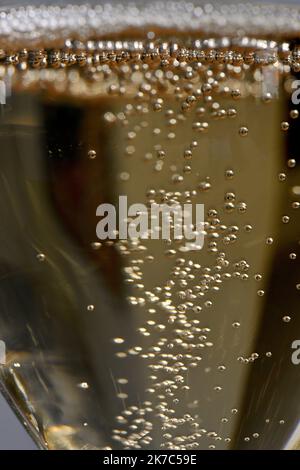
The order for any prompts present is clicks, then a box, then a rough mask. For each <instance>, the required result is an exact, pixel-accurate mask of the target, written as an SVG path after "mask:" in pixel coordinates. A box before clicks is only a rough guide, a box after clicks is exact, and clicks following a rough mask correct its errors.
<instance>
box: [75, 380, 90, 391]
mask: <svg viewBox="0 0 300 470" xmlns="http://www.w3.org/2000/svg"><path fill="white" fill-rule="evenodd" d="M77 386H78V387H79V388H83V389H85V390H86V389H88V388H89V384H88V383H87V382H80V383H79V384H77Z"/></svg>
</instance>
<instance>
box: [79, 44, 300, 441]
mask: <svg viewBox="0 0 300 470" xmlns="http://www.w3.org/2000/svg"><path fill="white" fill-rule="evenodd" d="M151 48H152V50H151ZM154 49H155V48H154V46H149V49H148V56H147V55H146V52H145V57H144V58H143V60H141V56H139V57H138V58H137V60H135V61H132V63H130V64H129V63H126V64H124V63H122V61H121V63H120V64H119V66H118V67H116V65H115V64H114V65H113V66H111V67H110V66H109V65H108V62H107V63H106V64H105V66H101V67H102V68H101V72H100V73H102V74H103V76H104V77H105V78H106V81H105V83H107V93H108V94H110V95H113V96H122V97H123V98H125V99H126V98H127V97H128V103H127V104H126V105H125V106H124V109H123V110H122V111H118V112H114V111H107V112H106V113H105V114H104V121H105V122H106V123H107V124H108V125H117V126H121V127H122V128H123V129H124V135H125V142H124V158H128V157H130V158H140V157H141V156H140V154H139V151H138V150H137V146H136V144H135V142H136V140H137V139H138V135H139V132H140V131H141V130H142V129H145V128H147V127H149V126H150V124H149V120H148V116H149V114H151V113H160V114H162V115H163V119H164V122H165V127H164V129H167V131H166V139H165V140H166V142H168V141H172V140H173V139H175V138H176V137H177V136H179V138H180V132H181V131H180V125H181V123H182V122H186V121H188V120H189V121H188V122H191V128H192V131H193V133H194V137H193V139H192V140H191V141H190V143H189V144H187V145H186V146H185V148H184V149H183V151H182V155H181V156H182V167H181V169H180V170H179V168H178V167H177V166H176V167H174V168H173V167H172V166H171V167H170V172H168V171H167V172H166V174H167V175H168V174H170V177H168V176H167V178H168V183H170V182H171V184H173V185H174V189H173V190H165V189H163V188H162V187H161V186H160V187H159V189H157V188H156V187H155V174H156V173H159V172H162V171H163V170H164V168H165V166H166V165H167V164H168V160H169V159H170V152H174V149H172V150H169V146H168V144H166V145H163V144H156V145H154V146H153V148H152V149H149V150H147V152H146V153H145V154H144V156H142V158H144V160H145V162H150V164H151V165H152V170H153V172H152V179H151V180H150V179H149V186H148V187H147V189H146V192H145V202H146V205H148V206H150V205H151V204H152V203H168V204H183V203H186V202H193V201H195V200H196V199H197V197H199V195H200V197H201V194H202V193H206V192H208V191H213V190H214V189H213V185H212V182H211V179H210V177H209V176H207V177H206V178H203V179H201V180H200V181H198V182H197V183H196V185H195V187H194V188H190V189H186V188H184V189H182V188H181V187H182V185H183V183H184V182H185V178H186V177H187V176H188V175H190V174H193V160H194V159H195V158H198V156H197V150H198V147H199V144H200V142H201V135H202V134H204V133H207V132H209V129H210V123H211V121H212V120H223V119H230V120H231V119H234V120H236V132H237V135H238V136H240V137H241V138H243V139H244V138H249V136H250V135H251V129H249V128H248V126H247V125H245V123H243V122H242V123H241V122H240V121H239V113H238V108H237V107H236V106H235V102H236V101H238V100H241V99H243V98H245V97H246V96H249V95H251V94H252V95H253V96H255V97H257V96H258V93H259V91H258V89H259V88H258V83H256V82H255V78H254V79H253V77H255V76H257V75H258V68H257V67H261V66H265V65H269V64H270V63H271V64H272V63H273V62H272V61H271V62H270V60H269V61H267V60H266V62H265V63H264V61H263V56H260V59H261V60H260V63H259V65H258V64H256V65H255V64H254V63H253V62H251V61H250V62H249V63H245V61H244V60H243V58H242V57H240V61H237V62H236V63H235V64H232V62H231V63H230V62H226V60H223V61H220V60H217V59H216V57H217V55H216V54H215V55H214V56H211V59H210V60H208V58H207V57H208V56H207V54H208V53H206V56H205V58H204V57H202V60H199V56H197V53H196V52H197V51H195V54H194V56H193V58H192V59H191V58H190V56H188V55H187V53H186V54H183V53H181V56H180V54H179V53H178V54H177V56H176V57H175V58H174V59H173V60H172V61H170V60H167V59H162V57H161V56H160V57H157V55H155V50H154ZM162 50H163V49H162V48H161V49H159V51H160V52H159V54H162ZM119 53H120V51H119ZM146 59H147V60H146ZM168 59H169V58H168ZM236 60H237V59H236ZM275 62H276V67H277V68H280V69H281V72H282V75H283V77H285V78H286V79H288V77H289V73H290V69H289V70H288V68H287V65H286V64H285V63H284V62H278V61H275ZM249 64H250V65H249ZM269 66H270V65H269ZM94 78H95V77H94ZM258 82H259V81H258ZM237 83H238V86H237ZM249 83H251V84H252V87H250V86H249ZM259 86H261V83H260V82H259ZM172 95H173V97H174V100H173V101H172V100H170V99H169V97H170V96H172ZM223 98H227V101H226V100H225V101H224V100H223ZM260 99H261V102H262V105H267V104H268V103H270V102H272V100H273V96H272V93H270V92H268V91H264V93H262V94H261V95H260ZM174 102H175V105H174V104H172V105H171V104H170V103H174ZM224 102H225V103H226V102H229V105H228V106H224V104H223V103H224ZM221 103H222V104H221ZM136 117H140V121H139V124H135V125H134V126H133V127H131V121H132V119H135V118H136ZM290 118H291V119H296V118H298V111H297V110H293V111H291V113H290ZM161 127H162V126H160V125H159V126H157V127H154V129H153V130H152V132H153V135H156V136H160V135H161V134H162V132H165V130H164V131H163V130H162V128H161ZM278 127H279V129H280V130H281V131H282V132H287V131H288V129H289V122H288V121H283V122H281V123H280V122H279V123H278ZM170 148H171V147H170ZM88 157H89V158H96V154H95V152H94V151H93V150H90V151H89V152H88ZM295 166H296V161H295V160H294V159H293V158H289V159H288V160H287V168H288V170H290V169H292V168H295ZM119 177H120V180H121V181H122V182H123V183H124V184H126V183H127V182H128V181H130V178H131V174H130V172H128V171H124V172H121V173H120V175H119ZM149 177H150V173H149ZM234 177H235V169H234V168H227V169H225V172H224V180H225V181H226V180H228V181H230V180H232V179H234ZM286 179H287V173H286V172H281V173H280V174H279V175H278V181H279V182H280V183H281V182H285V181H286ZM299 206H300V203H299V202H298V201H294V202H293V204H292V207H293V208H294V209H297V208H299ZM247 209H248V207H247V201H244V200H240V199H239V196H238V194H237V193H236V192H235V191H233V190H230V191H226V192H225V193H224V197H223V201H222V206H221V209H218V210H217V209H214V208H210V209H208V210H207V211H206V218H205V222H204V235H205V247H204V249H205V250H206V251H207V252H208V253H210V254H211V256H212V258H211V263H210V264H204V265H201V264H200V263H199V262H197V261H195V260H194V259H193V257H192V256H190V254H189V253H185V252H184V251H185V250H184V249H183V245H184V240H182V239H181V240H176V241H174V240H171V239H170V240H168V241H167V242H166V244H167V247H166V249H165V251H164V255H165V257H166V258H168V259H169V258H170V259H171V260H172V261H173V267H172V268H171V270H170V274H169V277H168V278H167V279H166V280H165V282H164V283H163V284H160V285H157V286H155V287H153V288H152V289H151V288H150V287H149V286H148V285H147V282H146V281H145V280H144V269H145V266H146V265H147V263H153V262H155V257H154V256H153V255H151V253H149V248H148V245H147V243H146V242H145V241H144V240H139V239H134V240H133V239H129V240H118V241H117V242H115V246H116V248H117V249H118V251H119V253H120V254H121V255H122V257H123V258H124V259H125V267H124V282H125V284H126V285H128V286H129V287H130V289H131V293H130V295H129V296H128V302H129V304H131V305H132V306H133V307H137V308H138V307H142V308H143V309H145V311H147V319H146V321H145V322H144V323H143V324H141V325H140V326H139V327H138V328H137V333H138V335H139V336H140V338H141V341H140V344H141V345H135V346H131V347H129V348H126V338H121V337H117V338H114V339H113V341H114V343H115V345H116V347H118V350H117V351H116V356H117V357H118V358H119V359H126V358H127V357H130V356H136V357H139V358H140V359H141V360H142V361H144V362H146V364H147V371H148V372H147V382H148V385H147V387H146V390H145V393H146V394H147V395H148V398H147V400H145V401H144V402H143V403H140V404H138V405H129V406H125V407H124V410H123V411H122V412H121V413H120V415H119V416H117V417H116V423H117V426H116V428H115V429H114V430H113V440H115V441H117V442H118V445H121V446H123V447H124V448H126V449H129V448H134V449H140V448H143V447H145V446H146V447H147V446H151V444H152V443H153V439H154V438H153V435H157V431H155V429H156V428H157V427H158V428H159V429H160V447H161V448H164V449H181V450H183V449H184V450H185V449H196V448H199V447H200V446H201V439H202V438H205V439H208V440H209V441H211V442H208V441H207V440H206V441H205V442H208V444H207V446H208V448H209V449H214V448H216V445H217V443H218V442H220V441H222V442H224V443H226V444H230V442H231V438H230V437H228V436H226V435H225V436H224V434H223V433H221V432H219V433H218V432H216V431H210V430H209V429H206V428H204V427H203V424H201V423H202V420H201V416H199V407H200V403H199V402H198V400H194V401H192V402H189V390H190V385H189V380H188V376H189V373H190V371H192V370H193V369H198V368H201V367H203V365H202V360H203V357H204V355H205V351H206V350H208V349H209V348H213V347H214V342H213V340H212V339H211V334H212V332H211V328H209V327H208V326H207V325H203V321H202V313H203V311H206V310H208V309H210V310H211V311H213V309H214V293H216V292H218V291H220V290H221V289H223V288H224V286H225V285H226V283H227V282H228V281H229V280H230V279H240V280H242V281H247V280H249V279H253V278H254V280H255V281H256V282H260V281H261V280H262V279H263V274H262V273H255V274H254V275H253V274H251V265H250V262H249V260H247V259H244V258H243V259H237V260H233V259H230V257H228V254H227V251H226V247H227V246H228V245H230V244H233V243H237V242H238V241H239V237H240V235H241V233H242V232H246V233H249V232H251V231H252V226H251V225H250V224H245V223H244V219H243V217H242V215H243V214H245V213H247ZM233 212H235V213H236V215H237V217H241V218H240V220H241V222H238V223H236V224H235V225H230V224H229V225H228V224H226V223H225V221H224V218H225V219H226V214H228V213H233ZM290 219H291V216H289V215H286V214H284V215H282V216H281V223H283V224H287V223H289V222H290ZM171 228H174V225H172V220H171ZM149 235H151V229H149ZM103 243H104V244H105V243H109V242H103ZM265 243H266V244H267V245H272V244H273V243H274V237H273V236H266V238H265ZM101 246H102V244H101V243H100V242H93V246H92V248H94V249H98V248H100V247H101ZM289 258H290V259H291V260H294V259H295V258H296V253H290V255H289ZM297 288H298V287H297ZM299 288H300V287H299ZM256 292H257V295H258V296H259V297H263V296H264V295H265V290H263V289H261V288H260V289H257V291H256ZM290 320H291V316H289V315H283V316H282V321H283V322H285V323H289V322H290ZM241 324H242V319H236V320H235V321H233V322H232V329H233V330H237V329H239V328H240V327H241ZM120 347H121V348H122V349H120ZM263 356H264V357H266V358H271V357H272V352H271V351H266V352H264V353H261V354H259V353H257V352H252V353H250V354H247V355H238V356H237V357H236V360H237V361H238V362H239V363H241V364H243V365H247V364H252V363H253V362H255V361H257V360H260V359H261V357H263ZM203 362H205V361H203ZM217 369H218V371H219V372H223V373H226V370H227V366H226V365H225V364H219V365H218V366H217ZM220 382H221V381H220ZM118 383H119V384H120V385H122V386H123V388H124V389H126V385H127V383H128V380H127V379H126V378H120V379H118ZM222 391H223V386H222V382H221V384H218V383H217V384H215V385H214V386H213V389H212V393H216V394H219V393H222ZM118 398H120V399H121V400H122V402H123V403H125V400H126V399H127V398H128V394H127V393H125V392H119V393H118ZM184 408H185V409H186V411H185V412H184V411H182V410H183V409H184ZM193 410H194V411H193ZM236 413H238V409H237V408H233V409H232V410H231V414H232V415H235V414H236ZM228 420H229V418H227V417H222V418H221V420H220V422H221V423H222V424H224V423H227V422H228ZM280 422H282V423H283V422H284V421H283V420H281V421H280ZM259 437H260V435H259V433H257V432H255V433H253V435H252V436H251V437H249V436H246V437H244V441H245V442H248V441H250V440H251V439H252V438H253V439H258V438H259ZM202 440H203V439H202Z"/></svg>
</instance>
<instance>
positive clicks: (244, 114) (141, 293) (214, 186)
mask: <svg viewBox="0 0 300 470" xmlns="http://www.w3.org/2000/svg"><path fill="white" fill-rule="evenodd" d="M130 39H131V38H130V37H129V38H128V40H130ZM275 39H276V38H275ZM155 41H157V43H155ZM172 41H173V39H172ZM172 41H171V40H170V42H172ZM173 42H174V41H173ZM154 43H155V44H158V45H159V44H161V42H160V41H159V38H158V39H156V38H155V40H154ZM190 44H191V43H190V41H189V38H188V37H186V38H184V37H183V38H181V40H180V48H179V49H180V50H179V52H178V50H177V49H176V48H175V52H174V50H173V55H172V54H171V55H170V54H169V53H166V52H163V48H162V49H161V50H160V52H159V51H158V52H157V50H156V49H155V47H156V45H151V44H148V46H147V45H145V44H144V45H143V50H142V51H141V53H138V54H136V55H134V54H129V55H128V51H127V50H125V49H126V48H125V47H123V49H122V47H121V46H119V49H118V51H117V52H112V50H113V51H114V49H113V48H112V50H110V51H105V52H103V51H93V52H88V50H87V48H84V46H85V45H84V44H83V45H81V49H80V50H78V48H77V49H76V47H75V46H74V47H73V49H72V48H71V47H69V49H63V50H56V51H54V52H53V51H52V52H48V51H42V52H40V51H35V52H32V53H30V54H29V53H28V52H27V51H22V52H21V53H20V54H19V56H18V57H17V58H14V59H12V55H10V56H9V57H10V59H9V58H7V62H9V63H8V64H6V65H5V68H4V69H3V70H2V72H3V74H4V72H5V74H6V77H9V82H10V86H11V87H12V94H11V97H10V98H9V99H8V100H7V104H6V105H4V107H3V113H2V122H1V167H0V176H1V197H0V200H1V203H0V211H1V212H0V213H1V220H2V221H3V222H2V229H1V243H0V260H1V262H0V266H1V276H0V279H1V284H0V287H1V304H2V307H1V312H2V313H1V315H0V325H1V339H3V340H4V341H5V342H6V345H7V363H6V365H4V366H2V368H1V377H2V384H3V387H4V390H5V392H6V394H7V396H8V397H9V398H10V399H11V400H12V402H13V404H14V407H15V408H17V410H18V411H19V413H20V415H21V417H22V419H23V420H24V421H25V424H26V426H27V427H28V428H29V430H30V432H31V433H32V434H33V435H34V437H35V439H36V440H37V441H38V442H39V443H40V445H41V446H42V447H48V448H50V449H63V448H66V449H79V448H87V449H90V448H101V449H103V448H107V449H109V448H111V449H118V448H125V449H128V448H134V449H140V448H142V449H143V448H149V449H181V450H187V449H207V448H209V449H214V448H216V449H228V448H233V449H244V448H245V449H255V448H258V449H270V448H273V449H279V448H291V447H298V445H299V444H298V428H297V425H298V420H299V400H298V393H300V383H299V373H298V368H297V366H296V365H294V364H293V363H292V361H291V355H292V352H293V350H292V349H291V345H292V342H293V341H294V340H296V339H298V338H299V337H300V332H299V326H300V325H299V319H298V315H297V307H298V306H299V295H300V270H299V261H298V257H299V206H300V203H299V202H300V191H299V184H300V183H299V164H298V149H297V138H296V136H297V132H298V126H299V124H298V111H297V106H294V105H293V104H292V102H291V93H292V89H291V81H292V80H293V79H295V78H297V72H296V71H295V68H296V67H295V68H294V70H293V68H292V65H293V64H291V63H289V62H288V59H285V58H284V57H282V56H278V55H276V53H275V52H274V51H273V50H267V51H261V50H260V51H259V52H257V51H256V49H255V48H254V49H253V50H251V49H250V50H249V49H247V50H241V49H239V48H235V49H234V48H233V49H230V48H227V49H226V48H225V49H224V48H222V49H221V48H217V49H213V50H212V49H211V48H208V49H207V48H206V49H203V50H204V52H203V50H202V48H201V47H199V48H198V49H196V48H195V47H194V48H193V47H191V45H190ZM157 47H158V46H157ZM164 47H165V49H164V51H166V50H167V51H170V49H168V47H169V46H164ZM166 47H167V49H166ZM201 51H202V52H201ZM63 54H66V56H67V58H66V56H63ZM72 54H73V55H72ZM97 54H98V55H97ZM101 54H102V55H101ZM255 54H256V55H255ZM14 57H15V56H14ZM62 57H64V59H63V60H62ZM55 58H56V59H55ZM289 60H291V59H289ZM64 61H65V62H64ZM72 61H73V62H72ZM62 64H63V65H64V66H62ZM294 65H295V64H294ZM7 80H8V79H7ZM119 195H127V196H128V203H129V204H131V203H136V202H138V203H146V204H149V203H151V202H153V201H156V202H167V203H172V202H180V203H184V202H192V203H195V204H196V203H202V204H204V205H205V221H206V226H205V230H206V236H205V243H204V248H203V249H202V250H200V251H194V252H184V251H182V246H183V245H184V241H179V242H178V241H176V240H172V239H171V240H169V241H164V240H118V239H117V240H113V241H106V242H105V241H104V242H103V241H102V242H101V241H100V240H98V239H97V237H96V225H97V221H98V218H97V217H96V208H97V206H98V205H99V204H101V203H103V202H110V203H117V200H118V196H119Z"/></svg>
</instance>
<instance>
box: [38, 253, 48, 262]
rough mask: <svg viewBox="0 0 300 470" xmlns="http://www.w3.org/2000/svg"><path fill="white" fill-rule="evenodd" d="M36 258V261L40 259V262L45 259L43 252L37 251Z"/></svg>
mask: <svg viewBox="0 0 300 470" xmlns="http://www.w3.org/2000/svg"><path fill="white" fill-rule="evenodd" d="M36 259H37V260H38V261H40V262H43V261H45V260H46V256H45V255H44V253H38V254H37V255H36Z"/></svg>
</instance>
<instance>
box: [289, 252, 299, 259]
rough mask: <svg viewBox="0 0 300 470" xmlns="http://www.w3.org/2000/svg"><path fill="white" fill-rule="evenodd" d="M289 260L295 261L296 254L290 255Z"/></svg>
mask: <svg viewBox="0 0 300 470" xmlns="http://www.w3.org/2000/svg"><path fill="white" fill-rule="evenodd" d="M289 258H290V259H292V260H295V259H296V258H297V254H296V253H290V254H289Z"/></svg>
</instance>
